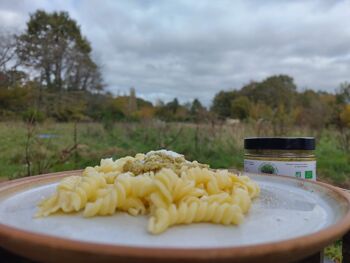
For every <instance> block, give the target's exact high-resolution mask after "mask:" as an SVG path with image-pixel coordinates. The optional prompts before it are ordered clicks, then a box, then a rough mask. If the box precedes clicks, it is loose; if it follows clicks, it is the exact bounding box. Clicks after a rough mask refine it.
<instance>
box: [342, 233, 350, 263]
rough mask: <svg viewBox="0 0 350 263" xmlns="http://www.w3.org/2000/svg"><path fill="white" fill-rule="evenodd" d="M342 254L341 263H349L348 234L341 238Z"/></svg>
mask: <svg viewBox="0 0 350 263" xmlns="http://www.w3.org/2000/svg"><path fill="white" fill-rule="evenodd" d="M342 252H343V262H350V232H347V233H346V234H345V235H344V236H343V244H342Z"/></svg>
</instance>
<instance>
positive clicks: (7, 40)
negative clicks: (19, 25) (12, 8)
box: [0, 31, 16, 72]
mask: <svg viewBox="0 0 350 263" xmlns="http://www.w3.org/2000/svg"><path fill="white" fill-rule="evenodd" d="M15 48H16V40H15V37H14V36H13V35H11V34H9V33H7V32H4V31H0V72H4V71H6V70H7V69H8V67H7V66H8V63H9V62H11V60H13V59H14V57H15Z"/></svg>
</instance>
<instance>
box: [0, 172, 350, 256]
mask: <svg viewBox="0 0 350 263" xmlns="http://www.w3.org/2000/svg"><path fill="white" fill-rule="evenodd" d="M82 171H83V170H73V171H64V172H57V173H49V174H42V175H36V176H31V177H25V178H20V179H15V180H11V181H6V182H2V183H0V194H1V192H4V191H5V192H6V191H11V188H14V189H18V188H19V187H20V188H21V187H25V186H26V185H28V184H29V183H31V184H38V183H43V184H47V183H50V181H52V182H55V181H56V180H59V179H60V178H63V177H66V176H70V175H79V174H81V172H82ZM245 174H248V175H255V176H264V177H271V176H273V177H278V178H279V179H282V180H295V181H298V182H307V183H311V184H315V185H319V186H321V187H323V188H327V189H328V190H330V191H332V192H333V193H335V194H336V196H337V198H342V199H343V201H345V203H346V205H347V212H346V214H345V215H344V217H343V218H342V219H340V220H339V222H337V223H336V224H332V225H330V226H328V227H326V228H324V229H321V230H319V231H317V232H315V233H312V234H308V235H303V236H299V237H295V238H291V239H286V240H282V241H275V242H267V243H262V244H253V245H242V246H227V247H212V248H210V247H209V248H208V247H205V248H169V247H158V246H157V247H142V246H127V245H112V244H101V243H96V242H90V241H80V240H72V239H67V238H62V237H57V236H52V235H47V234H42V233H36V232H31V231H28V230H22V229H19V228H16V227H12V226H8V225H6V224H1V223H0V246H1V247H4V248H5V249H8V250H10V251H14V249H13V246H16V245H25V244H27V245H29V247H32V246H34V247H38V248H44V247H46V248H49V249H54V250H57V251H69V252H70V253H81V254H91V253H93V254H96V253H97V254H98V255H102V256H106V257H110V258H125V259H126V258H128V259H130V258H139V259H141V258H142V259H146V258H147V259H158V260H165V259H173V260H174V259H176V260H179V259H183V260H194V259H196V260H204V261H205V260H212V259H215V260H225V259H232V258H233V257H234V258H235V260H236V259H237V260H239V259H248V258H253V257H252V256H253V255H254V258H256V257H264V256H265V257H266V256H269V255H272V254H274V255H275V256H276V254H277V256H278V255H279V256H281V255H283V254H284V255H285V253H286V252H293V253H295V254H294V255H293V254H292V255H290V256H291V259H297V258H298V257H297V256H298V252H299V253H301V252H302V251H304V252H305V251H306V252H308V253H309V254H311V253H314V252H316V251H318V250H319V249H321V248H323V247H324V246H326V245H328V244H329V242H332V241H335V240H336V239H337V238H339V237H341V236H342V235H343V234H345V233H346V232H347V231H349V229H350V194H348V193H346V192H345V191H342V190H341V189H340V188H338V187H335V186H332V185H330V184H326V183H323V182H316V181H310V180H306V179H299V178H294V177H288V176H279V175H278V176H277V175H261V174H252V173H245ZM6 241H7V242H6ZM14 252H15V253H17V254H22V255H25V256H27V255H28V254H30V253H31V252H32V251H17V250H15V251H14ZM304 254H305V253H304ZM277 258H278V257H277ZM277 258H276V259H277Z"/></svg>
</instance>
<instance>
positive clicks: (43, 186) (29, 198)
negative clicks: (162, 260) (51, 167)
mask: <svg viewBox="0 0 350 263" xmlns="http://www.w3.org/2000/svg"><path fill="white" fill-rule="evenodd" d="M67 175H70V174H67ZM249 176H250V177H251V178H252V179H253V180H255V181H257V182H258V184H259V185H260V188H261V194H260V197H258V198H257V199H255V200H254V202H253V205H252V207H251V209H250V212H249V214H248V215H247V216H246V218H245V221H244V223H243V224H241V225H239V226H222V225H215V224H207V223H200V224H190V225H179V226H173V227H171V228H169V229H168V230H167V231H166V232H164V233H162V234H160V235H156V236H155V235H151V234H149V233H148V232H147V230H146V229H147V220H148V217H146V216H145V217H143V216H137V217H133V216H130V215H128V214H126V213H123V212H118V213H117V214H115V215H113V216H104V217H103V216H100V217H94V218H88V219H87V218H83V216H82V215H81V214H80V213H77V214H68V215H67V214H59V215H52V216H49V217H46V218H39V219H36V218H33V215H34V214H35V211H36V209H37V208H36V206H37V204H38V202H39V201H40V200H41V199H42V198H44V197H47V196H49V195H50V194H52V193H53V192H54V191H55V186H56V185H57V182H58V181H59V180H60V179H61V178H62V176H59V177H52V179H50V180H38V181H37V182H34V183H29V184H28V183H27V184H22V185H20V186H17V187H16V188H15V190H11V185H9V186H7V187H5V188H3V189H5V190H3V191H1V187H0V224H2V225H3V226H5V227H10V228H15V229H17V230H21V231H22V230H23V231H25V232H33V233H35V234H44V235H49V236H52V237H58V238H64V239H69V240H74V241H83V242H93V243H96V244H104V245H114V246H126V247H131V248H132V247H135V248H170V249H173V248H174V249H183V248H185V249H198V248H208V249H215V248H232V247H237V246H239V247H241V246H252V245H260V244H267V243H274V242H280V241H287V240H290V239H295V238H299V237H303V236H308V235H310V234H314V233H317V232H320V231H322V230H326V229H328V228H330V227H335V226H336V225H337V224H338V223H339V222H341V221H343V220H344V218H345V217H346V216H349V201H348V199H346V198H344V196H341V195H340V194H339V192H336V191H334V189H332V188H330V187H325V185H322V184H316V183H312V182H308V181H305V180H296V179H294V178H287V177H278V176H262V175H249ZM0 232H1V229H0ZM0 234H1V233H0Z"/></svg>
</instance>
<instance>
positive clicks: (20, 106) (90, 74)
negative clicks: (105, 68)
mask: <svg viewBox="0 0 350 263" xmlns="http://www.w3.org/2000/svg"><path fill="white" fill-rule="evenodd" d="M104 88H105V85H104V83H103V79H102V75H101V70H100V67H99V66H98V64H97V63H96V62H95V61H94V59H93V56H92V47H91V44H90V43H89V41H88V40H87V39H86V38H85V37H84V36H83V35H82V34H81V30H80V27H79V25H78V24H77V22H76V21H75V20H73V19H72V18H70V17H69V14H68V13H67V12H53V13H47V12H45V11H42V10H38V11H36V12H35V13H33V14H31V15H30V19H29V21H28V22H27V27H26V30H25V31H24V32H23V33H21V34H18V35H11V34H9V33H4V32H2V33H1V34H0V119H1V120H12V119H24V120H31V121H38V122H39V121H44V120H45V119H52V120H55V121H103V122H105V123H110V122H114V121H123V120H125V121H140V120H144V119H160V120H162V121H181V122H218V121H221V122H222V121H225V120H227V119H235V120H239V121H243V122H251V121H254V122H257V123H263V122H265V123H268V124H269V125H271V127H273V129H274V132H275V134H284V133H285V132H286V129H288V127H289V126H290V125H298V126H308V127H311V128H314V129H320V128H324V127H327V126H335V127H337V128H339V129H348V128H349V127H350V84H349V83H343V84H341V85H340V87H339V88H338V89H337V90H336V92H335V93H329V92H321V91H314V90H312V89H305V90H302V91H300V90H298V89H297V86H296V84H295V83H294V81H293V78H292V77H291V76H288V75H275V76H270V77H268V78H266V79H264V80H262V81H251V82H250V83H248V84H247V85H244V86H243V87H240V88H238V89H237V88H236V89H232V90H229V91H220V92H218V93H217V94H216V95H215V97H214V98H213V101H212V105H211V106H210V107H209V108H207V107H204V106H203V105H202V104H201V102H200V101H199V100H198V99H195V100H193V101H191V102H188V103H184V104H181V103H179V101H178V99H177V98H174V99H173V100H172V101H170V102H168V103H164V102H162V101H158V102H157V103H155V104H152V103H151V102H149V101H146V100H143V99H141V98H137V95H136V93H135V90H134V89H131V90H130V94H128V95H124V96H113V94H111V93H109V92H106V91H105V89H104Z"/></svg>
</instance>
